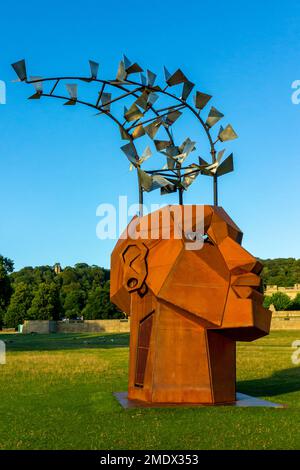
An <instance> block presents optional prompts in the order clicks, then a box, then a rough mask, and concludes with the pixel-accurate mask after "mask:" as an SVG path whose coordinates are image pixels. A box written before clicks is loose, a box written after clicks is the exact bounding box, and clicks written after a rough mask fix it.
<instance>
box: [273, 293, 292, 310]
mask: <svg viewBox="0 0 300 470" xmlns="http://www.w3.org/2000/svg"><path fill="white" fill-rule="evenodd" d="M290 303H291V299H290V298H289V296H288V295H287V294H284V293H283V292H276V293H275V294H272V295H271V296H270V305H271V304H273V305H274V307H275V310H277V311H278V310H287V309H288V307H289V305H290Z"/></svg>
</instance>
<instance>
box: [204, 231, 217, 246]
mask: <svg viewBox="0 0 300 470" xmlns="http://www.w3.org/2000/svg"><path fill="white" fill-rule="evenodd" d="M202 238H203V241H204V243H210V244H211V245H214V243H213V241H212V240H211V239H210V238H209V236H208V235H207V233H205V234H204V235H203V237H202Z"/></svg>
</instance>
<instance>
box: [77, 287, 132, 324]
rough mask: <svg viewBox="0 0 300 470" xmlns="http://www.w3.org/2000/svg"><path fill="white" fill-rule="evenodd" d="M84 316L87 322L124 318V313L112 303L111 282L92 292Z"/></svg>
mask: <svg viewBox="0 0 300 470" xmlns="http://www.w3.org/2000/svg"><path fill="white" fill-rule="evenodd" d="M82 315H83V317H84V319H85V320H97V319H106V318H123V314H122V312H121V311H120V310H119V309H118V308H117V307H116V306H115V305H113V304H112V303H111V302H110V295H109V281H106V282H105V284H104V286H103V287H96V288H94V289H93V290H91V291H90V293H89V296H88V300H87V304H86V306H85V308H84V309H83V311H82Z"/></svg>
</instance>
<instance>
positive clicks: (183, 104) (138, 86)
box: [26, 76, 218, 207]
mask: <svg viewBox="0 0 300 470" xmlns="http://www.w3.org/2000/svg"><path fill="white" fill-rule="evenodd" d="M65 80H76V81H84V82H87V83H91V82H95V83H100V84H102V89H101V91H100V95H99V99H98V101H97V104H96V105H94V104H92V103H88V102H85V101H82V100H78V99H77V98H76V100H75V99H74V101H75V102H76V103H79V104H83V105H86V106H89V107H92V108H93V109H96V110H97V111H100V112H101V113H103V114H105V115H107V116H109V117H110V118H111V119H112V120H113V121H114V122H116V123H117V124H118V126H119V127H120V128H121V129H122V130H123V131H124V132H125V133H126V134H127V136H128V139H129V140H130V142H131V143H132V145H133V146H134V147H135V144H134V139H133V137H132V136H131V135H130V134H129V131H130V130H131V129H132V128H134V127H136V126H138V125H139V124H138V123H136V124H133V125H131V127H129V128H128V129H126V128H125V126H124V124H122V123H121V122H120V121H119V120H118V119H117V118H115V116H114V115H113V114H111V113H110V112H109V111H107V110H106V109H104V107H105V106H108V105H110V104H112V103H114V102H116V101H119V100H121V99H123V98H125V97H127V96H131V95H132V96H135V97H139V95H137V92H138V91H142V90H144V89H148V90H150V91H152V92H156V93H161V94H163V95H165V96H168V97H170V98H172V99H173V100H175V101H178V102H179V103H180V104H179V105H178V106H176V108H179V109H182V108H187V109H189V110H190V111H191V112H192V113H193V114H194V116H195V117H196V118H197V119H198V121H199V122H200V124H201V125H202V127H203V129H204V131H205V133H206V135H207V138H208V140H209V144H210V153H211V155H212V161H213V162H215V161H216V150H215V144H216V142H217V141H218V139H217V140H216V142H214V141H213V139H212V137H211V135H210V131H209V128H208V126H206V124H205V122H204V121H203V119H202V118H201V116H200V112H196V111H195V109H194V108H193V107H192V106H191V105H190V104H189V103H187V101H186V100H183V99H182V98H179V97H177V96H176V95H174V94H172V93H170V92H168V91H167V87H166V88H165V89H161V88H159V89H157V87H155V86H150V85H144V84H142V83H139V82H135V81H133V80H128V79H127V78H126V79H125V80H123V81H122V82H120V83H118V82H117V81H113V80H112V81H109V80H102V79H97V78H94V77H78V76H64V77H48V78H36V79H34V80H26V83H28V84H34V83H41V82H47V81H55V82H56V83H55V85H54V87H53V88H52V90H51V93H50V94H46V93H43V92H42V93H41V96H46V97H53V98H59V99H65V100H70V98H69V97H64V96H60V95H54V94H53V91H54V90H55V88H56V86H57V85H58V84H59V82H60V81H65ZM126 85H127V86H135V87H136V88H135V89H134V90H130V91H128V89H127V88H126V87H125V86H126ZM105 86H111V87H114V88H118V89H120V90H122V91H125V93H124V94H123V95H120V96H118V97H116V98H114V99H112V100H110V101H108V102H107V103H105V105H104V106H103V107H102V106H98V104H99V101H100V98H101V95H102V92H103V90H104V88H105ZM166 109H168V108H166ZM149 110H151V111H152V112H153V113H154V114H155V115H156V116H157V117H160V116H161V115H160V114H159V113H158V112H157V111H156V110H155V108H154V107H153V105H150V106H149V108H148V109H147V110H145V112H144V115H145V113H146V112H148V111H149ZM152 120H155V118H153V119H148V120H147V121H145V122H150V121H152ZM143 124H144V123H143ZM165 131H166V133H167V135H168V138H169V140H170V142H171V145H174V139H173V136H172V134H171V132H170V130H169V128H166V127H165ZM137 155H138V154H137ZM180 170H181V164H180V163H178V164H177V165H176V172H177V177H178V180H179V181H180V180H181V172H180ZM178 191H179V203H180V204H182V203H183V199H182V196H183V189H182V188H180V187H179V188H178ZM139 200H140V207H142V204H143V189H142V187H141V185H140V182H139ZM215 201H216V197H215Z"/></svg>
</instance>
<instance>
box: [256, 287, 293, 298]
mask: <svg viewBox="0 0 300 470" xmlns="http://www.w3.org/2000/svg"><path fill="white" fill-rule="evenodd" d="M276 292H283V293H284V294H287V295H288V296H289V297H290V298H291V299H294V298H295V297H296V295H297V294H300V284H295V285H294V286H293V287H279V286H267V288H266V289H265V292H264V294H265V295H272V294H276Z"/></svg>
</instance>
